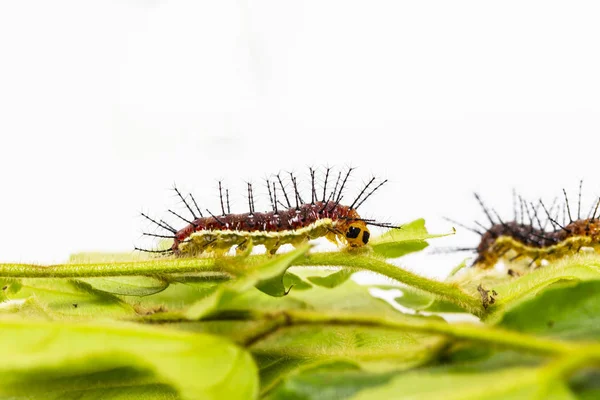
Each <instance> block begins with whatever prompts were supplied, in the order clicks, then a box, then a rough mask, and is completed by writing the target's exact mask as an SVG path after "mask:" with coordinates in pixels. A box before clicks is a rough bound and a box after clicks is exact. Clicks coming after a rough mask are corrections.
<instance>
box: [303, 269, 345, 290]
mask: <svg viewBox="0 0 600 400" xmlns="http://www.w3.org/2000/svg"><path fill="white" fill-rule="evenodd" d="M354 272H355V271H353V270H351V269H348V268H344V269H341V270H339V271H337V272H334V273H333V274H330V275H327V276H309V277H308V278H306V279H308V280H309V281H311V282H312V283H314V284H315V285H318V286H322V287H326V288H330V289H331V288H334V287H336V286H339V285H341V284H342V283H344V282H346V281H347V280H348V278H350V277H351V276H352V274H353V273H354Z"/></svg>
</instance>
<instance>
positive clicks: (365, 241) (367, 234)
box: [362, 231, 371, 244]
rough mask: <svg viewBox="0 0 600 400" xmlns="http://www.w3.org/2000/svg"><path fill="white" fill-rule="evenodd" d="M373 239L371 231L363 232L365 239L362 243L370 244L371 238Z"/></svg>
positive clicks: (363, 238)
mask: <svg viewBox="0 0 600 400" xmlns="http://www.w3.org/2000/svg"><path fill="white" fill-rule="evenodd" d="M370 237H371V234H370V233H369V231H364V232H363V237H362V242H363V243H364V244H367V243H369V238H370Z"/></svg>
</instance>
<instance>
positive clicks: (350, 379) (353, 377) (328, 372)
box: [264, 361, 394, 400]
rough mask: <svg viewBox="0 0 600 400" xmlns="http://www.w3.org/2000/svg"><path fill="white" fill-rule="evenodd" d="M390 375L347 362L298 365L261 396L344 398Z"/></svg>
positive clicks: (384, 379) (379, 382) (277, 399)
mask: <svg viewBox="0 0 600 400" xmlns="http://www.w3.org/2000/svg"><path fill="white" fill-rule="evenodd" d="M393 376H394V374H393V373H371V372H369V371H363V370H361V368H360V367H359V366H358V365H356V364H354V363H350V362H345V361H332V362H324V363H322V364H317V365H309V366H308V367H306V368H300V369H299V370H297V371H295V372H294V373H292V374H290V376H289V377H287V378H286V379H285V380H283V382H282V383H281V384H280V385H278V386H277V388H276V389H275V390H273V391H271V392H269V393H268V395H267V396H265V397H264V398H265V399H268V400H279V399H281V400H284V399H332V400H333V399H345V398H348V397H350V396H352V395H353V394H355V393H356V392H358V391H360V390H362V389H365V388H368V387H372V386H380V385H383V384H385V383H387V382H388V381H389V380H390V379H391V378H392V377H393ZM324 382H326V384H324Z"/></svg>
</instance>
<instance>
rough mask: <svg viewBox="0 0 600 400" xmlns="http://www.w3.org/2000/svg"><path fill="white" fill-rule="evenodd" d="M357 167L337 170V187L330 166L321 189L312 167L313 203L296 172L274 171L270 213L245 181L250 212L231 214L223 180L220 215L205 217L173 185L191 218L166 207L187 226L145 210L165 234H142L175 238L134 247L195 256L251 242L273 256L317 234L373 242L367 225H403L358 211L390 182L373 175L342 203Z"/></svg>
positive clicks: (345, 242) (347, 242)
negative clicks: (167, 243)
mask: <svg viewBox="0 0 600 400" xmlns="http://www.w3.org/2000/svg"><path fill="white" fill-rule="evenodd" d="M353 170H354V169H353V168H349V169H348V170H347V171H346V172H345V173H342V172H341V171H340V172H338V173H337V179H336V180H335V185H333V177H334V176H335V174H334V173H333V172H332V168H326V169H325V171H324V177H323V180H322V187H319V188H317V183H316V182H315V181H316V171H315V170H314V169H313V168H310V169H309V172H310V179H311V193H310V200H311V201H310V202H308V201H304V200H303V196H302V195H301V194H300V191H299V189H298V186H299V184H298V178H297V177H296V176H294V174H291V173H289V178H288V177H287V175H288V174H286V175H283V174H281V173H278V174H276V175H273V176H272V177H271V178H270V179H267V180H266V188H267V192H268V194H269V201H270V203H271V207H272V210H271V211H266V212H257V211H256V210H255V205H254V188H253V186H252V184H250V183H248V185H247V190H248V194H247V199H248V209H249V212H246V213H242V214H234V213H231V209H230V205H229V190H227V189H225V190H223V186H222V183H221V182H219V200H220V206H221V214H220V215H215V214H213V213H211V212H210V211H209V210H208V209H207V210H206V213H207V214H208V215H206V216H205V215H204V214H203V213H202V212H201V210H200V207H199V206H198V203H197V202H196V199H195V198H194V197H193V196H192V195H191V194H189V195H188V196H183V194H182V193H181V192H180V191H179V189H177V188H176V187H174V188H173V190H174V191H175V193H176V195H177V197H178V198H179V199H180V200H181V202H182V204H183V205H185V208H186V209H187V212H188V213H189V214H190V215H191V218H185V217H184V216H182V215H180V214H178V213H176V212H175V211H173V210H168V212H169V213H170V214H171V215H172V216H175V217H177V218H178V219H179V220H181V221H183V222H185V223H186V225H185V226H184V227H183V228H181V229H175V228H174V227H173V226H172V225H171V224H169V223H167V222H166V221H164V220H162V219H160V220H158V219H154V218H151V217H150V216H148V215H146V214H144V213H142V216H143V217H144V218H145V219H147V220H149V221H150V222H152V223H153V224H154V225H156V226H157V227H158V228H160V229H162V230H163V231H164V232H165V233H164V234H154V233H143V235H145V236H151V237H156V238H163V239H173V244H172V246H171V248H170V249H167V250H146V249H141V248H138V247H136V250H139V251H147V252H154V253H167V254H168V253H172V254H175V255H177V256H197V255H199V254H202V253H204V252H213V253H217V254H222V253H225V252H226V251H228V250H229V249H231V248H232V247H233V246H235V247H236V250H238V251H243V250H244V249H246V248H247V247H248V246H249V245H250V244H252V245H263V246H265V248H266V250H267V253H268V254H275V253H276V252H277V249H278V248H279V247H280V246H281V245H284V244H292V245H295V246H297V245H299V244H301V243H303V242H305V241H308V240H311V239H316V238H319V237H325V238H327V239H328V240H330V241H331V242H333V243H336V244H338V245H340V244H341V245H346V246H347V247H362V246H364V245H366V244H367V243H368V241H369V237H370V232H369V229H368V226H369V225H371V226H379V227H384V228H390V229H400V228H401V227H399V226H394V225H392V224H388V223H380V222H377V221H375V220H372V219H364V218H362V217H361V216H360V215H359V214H358V211H357V210H358V208H359V207H360V206H361V205H362V204H363V203H364V202H365V201H366V200H367V199H368V198H370V196H371V195H372V194H373V193H375V191H377V190H378V189H379V188H380V187H381V186H382V185H384V184H385V183H386V182H387V180H383V181H381V180H380V181H378V180H377V179H376V178H374V177H373V178H371V179H370V180H369V181H368V182H367V183H366V184H365V185H364V186H363V188H362V189H361V190H360V192H359V193H358V195H357V196H356V197H355V198H354V201H353V202H352V203H351V204H350V205H344V204H342V200H343V197H344V195H345V191H346V190H347V184H348V183H349V178H350V176H351V174H352V171H353ZM332 187H333V188H332ZM328 189H329V190H328ZM317 192H318V193H319V195H320V196H319V195H318V194H317Z"/></svg>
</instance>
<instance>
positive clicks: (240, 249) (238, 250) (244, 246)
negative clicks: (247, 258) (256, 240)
mask: <svg viewBox="0 0 600 400" xmlns="http://www.w3.org/2000/svg"><path fill="white" fill-rule="evenodd" d="M251 251H252V239H246V240H244V241H243V242H242V243H240V244H238V245H237V246H236V247H235V254H236V255H238V256H241V255H244V254H249V253H250V252H251Z"/></svg>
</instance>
